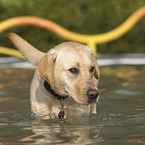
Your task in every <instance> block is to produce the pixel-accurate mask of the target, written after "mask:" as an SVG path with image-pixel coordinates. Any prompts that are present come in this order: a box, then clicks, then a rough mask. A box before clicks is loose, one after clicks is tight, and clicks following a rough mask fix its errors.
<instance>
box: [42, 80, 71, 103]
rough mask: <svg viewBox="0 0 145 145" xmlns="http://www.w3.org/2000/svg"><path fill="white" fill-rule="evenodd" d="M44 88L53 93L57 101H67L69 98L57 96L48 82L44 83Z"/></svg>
mask: <svg viewBox="0 0 145 145" xmlns="http://www.w3.org/2000/svg"><path fill="white" fill-rule="evenodd" d="M44 87H45V89H46V90H47V91H48V92H49V93H51V94H52V95H53V96H54V97H55V98H56V99H58V100H65V99H66V98H67V97H68V96H61V95H59V94H57V93H56V92H55V91H54V90H53V89H52V88H51V86H50V84H49V83H48V82H47V81H44Z"/></svg>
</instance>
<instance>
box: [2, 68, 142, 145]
mask: <svg viewBox="0 0 145 145" xmlns="http://www.w3.org/2000/svg"><path fill="white" fill-rule="evenodd" d="M100 72H101V80H100V83H99V89H100V91H101V97H100V101H99V103H98V105H97V106H98V108H97V111H98V114H97V115H91V116H84V117H80V118H70V119H65V120H59V119H54V120H47V121H40V120H37V119H35V118H33V116H32V115H31V109H30V99H29V87H30V83H31V80H32V76H33V73H34V70H33V69H12V68H11V69H6V68H5V69H4V68H3V69H2V68H1V69H0V144H37V145H39V144H40V145H42V144H43V145H44V144H47V145H48V144H57V145H58V144H63V145H69V144H77V145H79V144H82V145H96V144H97V145H144V144H145V66H110V67H109V66H107V67H101V68H100Z"/></svg>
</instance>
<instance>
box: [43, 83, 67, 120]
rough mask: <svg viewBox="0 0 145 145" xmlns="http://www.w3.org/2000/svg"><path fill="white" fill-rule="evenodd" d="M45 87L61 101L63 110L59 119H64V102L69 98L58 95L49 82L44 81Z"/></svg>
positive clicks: (59, 114)
mask: <svg viewBox="0 0 145 145" xmlns="http://www.w3.org/2000/svg"><path fill="white" fill-rule="evenodd" d="M44 87H45V89H46V90H47V91H48V92H49V93H51V94H52V95H53V96H54V97H55V98H56V99H58V100H60V103H61V110H60V112H59V113H58V118H59V119H62V118H64V115H65V113H64V111H63V100H65V99H66V98H67V97H68V96H61V95H59V94H57V93H56V92H55V91H54V90H53V89H52V88H51V86H50V84H49V83H48V82H47V81H44Z"/></svg>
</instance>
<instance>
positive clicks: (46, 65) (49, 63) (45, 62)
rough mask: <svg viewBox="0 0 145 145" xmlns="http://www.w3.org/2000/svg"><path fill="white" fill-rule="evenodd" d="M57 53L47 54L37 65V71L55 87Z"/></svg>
mask: <svg viewBox="0 0 145 145" xmlns="http://www.w3.org/2000/svg"><path fill="white" fill-rule="evenodd" d="M55 60H56V55H55V54H47V55H46V56H45V57H44V58H43V59H42V60H41V62H40V63H39V65H38V66H37V72H38V74H39V76H40V77H41V78H42V79H44V80H45V81H47V82H48V83H49V84H50V86H51V87H52V88H53V87H54V83H55V80H54V65H55Z"/></svg>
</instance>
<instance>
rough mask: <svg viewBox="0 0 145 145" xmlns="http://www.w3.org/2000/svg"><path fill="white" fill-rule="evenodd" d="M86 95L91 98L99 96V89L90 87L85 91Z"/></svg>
mask: <svg viewBox="0 0 145 145" xmlns="http://www.w3.org/2000/svg"><path fill="white" fill-rule="evenodd" d="M87 96H88V98H89V99H91V100H93V99H96V98H97V97H98V96H99V91H98V90H97V89H90V90H88V91H87Z"/></svg>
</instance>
